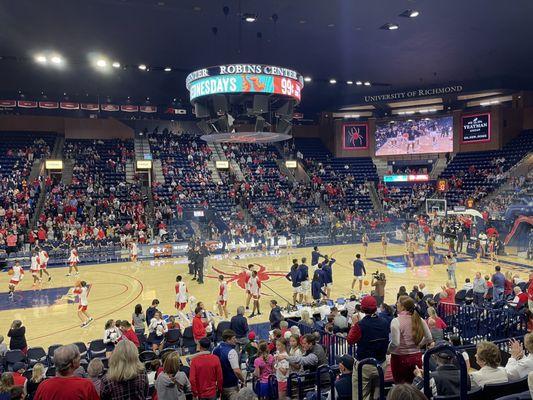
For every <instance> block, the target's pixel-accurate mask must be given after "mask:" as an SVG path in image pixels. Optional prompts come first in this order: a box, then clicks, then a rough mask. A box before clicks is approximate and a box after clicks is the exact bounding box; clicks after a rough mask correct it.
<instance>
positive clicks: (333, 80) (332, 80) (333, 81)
mask: <svg viewBox="0 0 533 400" xmlns="http://www.w3.org/2000/svg"><path fill="white" fill-rule="evenodd" d="M329 83H331V84H332V85H334V84H336V83H337V80H336V79H330V80H329Z"/></svg>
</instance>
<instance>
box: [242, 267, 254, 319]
mask: <svg viewBox="0 0 533 400" xmlns="http://www.w3.org/2000/svg"><path fill="white" fill-rule="evenodd" d="M253 267H254V265H253V264H248V270H246V271H245V272H246V278H245V281H244V289H245V290H246V309H247V310H249V309H250V300H252V293H250V278H251V277H252V268H253Z"/></svg>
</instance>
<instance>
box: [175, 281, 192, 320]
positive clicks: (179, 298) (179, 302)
mask: <svg viewBox="0 0 533 400" xmlns="http://www.w3.org/2000/svg"><path fill="white" fill-rule="evenodd" d="M175 290H176V302H175V303H174V307H176V309H177V310H180V311H181V310H183V309H184V308H185V306H186V305H187V298H188V296H189V291H188V290H187V285H186V284H185V282H183V278H182V277H181V275H178V276H177V277H176V286H175Z"/></svg>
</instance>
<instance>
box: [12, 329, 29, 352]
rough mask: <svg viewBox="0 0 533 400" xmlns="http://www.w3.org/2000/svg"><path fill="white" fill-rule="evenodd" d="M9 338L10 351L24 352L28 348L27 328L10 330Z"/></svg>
mask: <svg viewBox="0 0 533 400" xmlns="http://www.w3.org/2000/svg"><path fill="white" fill-rule="evenodd" d="M7 336H9V337H10V338H11V341H10V342H9V349H10V350H23V349H25V348H26V347H28V344H27V343H26V327H25V326H21V327H20V328H16V329H10V330H9V332H8V333H7Z"/></svg>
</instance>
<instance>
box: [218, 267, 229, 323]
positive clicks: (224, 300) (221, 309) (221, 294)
mask: <svg viewBox="0 0 533 400" xmlns="http://www.w3.org/2000/svg"><path fill="white" fill-rule="evenodd" d="M218 282H219V284H220V285H219V287H218V302H217V304H218V314H219V315H220V316H224V318H226V319H228V310H227V308H226V306H227V304H228V284H227V283H226V282H224V275H219V276H218Z"/></svg>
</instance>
